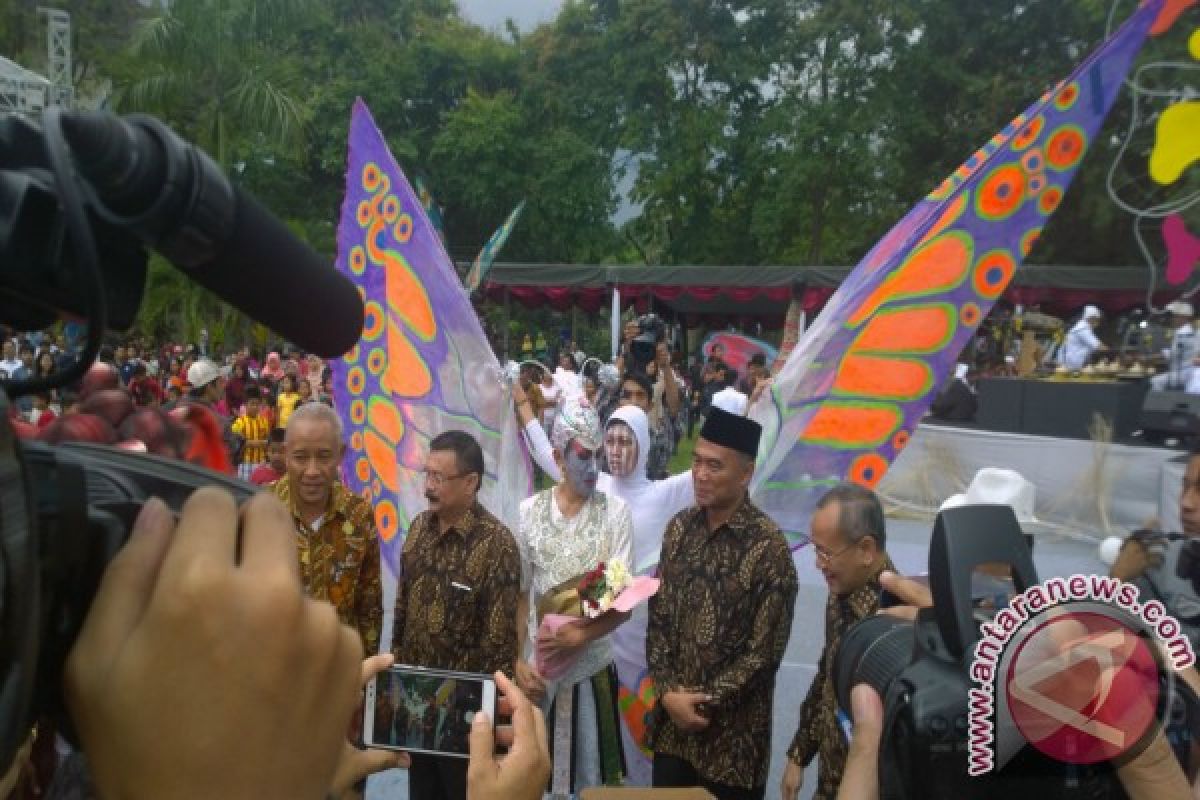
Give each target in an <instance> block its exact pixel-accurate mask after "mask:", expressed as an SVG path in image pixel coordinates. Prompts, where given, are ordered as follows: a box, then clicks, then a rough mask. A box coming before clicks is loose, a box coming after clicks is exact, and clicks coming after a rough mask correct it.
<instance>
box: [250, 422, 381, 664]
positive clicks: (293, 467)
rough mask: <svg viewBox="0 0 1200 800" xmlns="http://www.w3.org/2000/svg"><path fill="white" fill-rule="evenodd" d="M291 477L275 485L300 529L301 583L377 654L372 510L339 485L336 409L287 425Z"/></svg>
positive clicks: (377, 599) (378, 598)
mask: <svg viewBox="0 0 1200 800" xmlns="http://www.w3.org/2000/svg"><path fill="white" fill-rule="evenodd" d="M284 448H285V451H286V454H287V455H286V460H287V475H285V476H284V477H283V478H280V479H279V480H278V481H277V482H276V483H275V484H274V486H273V487H272V488H273V490H274V492H275V494H276V495H277V496H278V497H279V499H280V500H282V501H283V504H284V505H285V506H287V507H288V508H289V509H291V512H292V517H293V518H294V520H295V523H296V546H297V547H296V549H297V551H298V553H299V556H300V577H301V580H302V581H303V582H304V588H305V590H306V591H307V592H308V594H309V596H311V597H313V598H315V599H317V600H325V601H328V602H329V603H332V604H333V606H334V608H336V609H337V612H338V617H339V618H340V619H341V621H342V622H343V623H345V624H346V625H349V626H350V627H351V628H354V630H356V631H358V635H359V637H360V638H361V640H362V645H363V652H364V653H366V654H367V655H373V654H375V653H377V652H378V651H379V633H380V628H381V626H382V625H383V588H382V584H381V583H380V579H379V537H378V535H377V534H376V532H375V519H374V516H373V515H372V513H371V506H370V505H369V504H368V503H367V502H366V501H365V500H363V499H362V498H361V497H358V496H357V495H355V494H353V493H351V492H350V491H349V490H348V489H347V488H346V487H345V486H343V485H342V483H341V482H340V481H338V479H337V470H338V465H339V464H340V463H341V460H342V423H341V420H339V419H338V416H337V414H336V413H335V412H334V410H333V409H332V408H329V407H328V406H323V405H317V404H313V405H309V406H304V407H302V408H299V409H297V410H296V411H295V413H293V414H292V416H291V418H290V419H289V420H288V427H287V434H286V435H285V437H284Z"/></svg>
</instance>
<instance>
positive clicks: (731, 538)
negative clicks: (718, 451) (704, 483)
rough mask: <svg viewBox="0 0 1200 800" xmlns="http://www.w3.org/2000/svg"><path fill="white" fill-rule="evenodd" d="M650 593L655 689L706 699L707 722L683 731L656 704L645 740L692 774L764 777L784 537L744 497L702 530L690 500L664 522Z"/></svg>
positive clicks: (781, 614)
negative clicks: (655, 583) (720, 521)
mask: <svg viewBox="0 0 1200 800" xmlns="http://www.w3.org/2000/svg"><path fill="white" fill-rule="evenodd" d="M658 570H659V572H658V574H659V578H660V579H661V580H662V585H661V586H660V588H659V590H658V594H657V595H655V596H654V597H652V598H650V622H649V628H648V630H647V633H646V658H647V661H648V663H649V666H650V675H651V677H652V678H653V679H654V684H655V686H656V687H657V690H658V693H659V696H660V697H661V696H662V695H663V694H665V693H666V692H668V691H671V690H675V689H679V690H692V691H701V692H705V693H707V694H709V695H711V697H712V702H711V703H710V704H709V706H710V709H709V713H708V714H707V716H708V719H709V725H708V727H707V728H706V729H705V730H704V731H702V732H700V733H694V734H693V733H685V732H683V731H681V730H680V729H679V728H677V727H675V724H674V723H673V722H672V721H671V718H670V715H669V714H667V711H666V709H665V708H664V707H663V706H662V703H661V702H660V703H659V704H658V705H656V706H655V709H654V715H653V719H652V721H651V724H650V726H649V730H648V736H647V739H648V742H649V745H650V747H651V748H652V749H653V750H654V751H655V752H656V753H664V754H667V755H672V756H676V757H677V758H682V759H684V760H685V761H687V762H689V763H690V764H691V765H692V767H694V768H695V769H696V771H697V772H698V773H699V775H700V777H701V778H703V779H705V780H707V781H712V782H714V783H718V784H724V785H726V786H734V787H741V788H747V789H750V788H756V787H760V786H764V785H766V782H767V767H768V765H769V762H770V754H771V703H772V697H773V695H774V693H775V673H776V671H777V670H778V669H779V664H780V662H781V661H782V660H783V652H784V650H785V649H786V648H787V642H788V634H789V633H790V632H791V628H792V609H793V607H794V605H795V602H796V568H795V566H794V565H793V563H792V554H791V552H790V550H789V549H788V545H787V541H786V540H785V539H784V537H783V534H782V533H781V532H780V530H779V526H777V525H776V524H775V523H774V522H773V521H772V520H771V518H770V517H768V516H767V515H766V514H764V513H763V512H762V511H760V510H759V509H758V508H756V507H755V506H754V505H753V504H752V503H751V502H750V501H749V499H745V500H743V501H742V504H741V505H740V506H739V507H738V509H737V510H736V511H735V512H734V514H733V516H732V517H731V518H730V520H729V521H728V522H727V523H725V524H724V525H721V526H720V527H719V528H717V529H716V530H715V531H712V532H709V530H708V526H707V523H706V521H705V514H704V511H703V510H701V509H699V508H689V509H685V510H684V511H681V512H679V513H678V514H676V515H675V517H674V518H672V520H671V522H670V523H669V524H668V525H667V530H666V534H665V535H664V536H663V545H662V556H661V559H660V561H659V566H658Z"/></svg>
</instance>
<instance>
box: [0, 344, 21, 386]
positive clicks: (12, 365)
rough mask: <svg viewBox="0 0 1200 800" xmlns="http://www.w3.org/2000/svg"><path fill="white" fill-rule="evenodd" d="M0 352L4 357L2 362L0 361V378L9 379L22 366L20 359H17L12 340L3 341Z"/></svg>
mask: <svg viewBox="0 0 1200 800" xmlns="http://www.w3.org/2000/svg"><path fill="white" fill-rule="evenodd" d="M0 351H2V352H3V355H4V358H3V360H0V373H3V374H2V375H0V377H3V378H8V379H11V378H12V375H13V373H14V372H16V371H17V370H18V369H20V368H21V367H22V366H24V365H23V364H22V363H21V359H19V358H17V346H16V344H14V343H13V340H12V339H5V340H4V344H3V345H2V346H0Z"/></svg>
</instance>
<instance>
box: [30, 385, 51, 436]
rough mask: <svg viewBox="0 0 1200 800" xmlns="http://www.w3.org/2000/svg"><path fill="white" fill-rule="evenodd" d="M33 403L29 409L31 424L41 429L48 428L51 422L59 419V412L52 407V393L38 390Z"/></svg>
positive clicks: (33, 397)
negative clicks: (56, 412)
mask: <svg viewBox="0 0 1200 800" xmlns="http://www.w3.org/2000/svg"><path fill="white" fill-rule="evenodd" d="M31 399H32V401H33V405H32V407H31V408H30V410H29V424H30V425H33V426H34V427H35V428H37V429H38V430H39V431H40V430H44V429H45V428H47V427H48V426H49V425H50V423H51V422H54V420H56V419H58V414H55V413H54V409H52V408H50V393H49V392H38V393H37V394H35V395H33V396H32V398H31Z"/></svg>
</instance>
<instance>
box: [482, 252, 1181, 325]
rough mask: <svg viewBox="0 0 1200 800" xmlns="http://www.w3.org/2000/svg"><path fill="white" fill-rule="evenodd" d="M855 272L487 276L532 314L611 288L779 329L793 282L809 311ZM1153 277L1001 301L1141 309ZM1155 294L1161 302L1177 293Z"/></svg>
mask: <svg viewBox="0 0 1200 800" xmlns="http://www.w3.org/2000/svg"><path fill="white" fill-rule="evenodd" d="M850 269H851V268H850V267H804V266H682V267H666V266H642V265H638V264H617V265H597V264H517V263H497V264H495V265H494V266H493V267H492V270H491V272H490V273H489V274H488V279H487V283H486V285H485V287H484V292H485V294H486V296H487V297H488V298H489V299H491V300H495V301H498V302H504V300H505V299H506V297H508V298H512V299H515V300H517V301H518V302H520V303H521V304H522V305H525V306H527V307H530V308H537V307H541V306H543V305H547V304H548V305H550V306H551V307H552V308H555V309H557V310H560V311H566V310H568V309H570V308H572V307H578V308H581V309H583V310H585V311H587V312H589V313H596V312H598V311H599V310H600V309H601V308H603V307H605V306H607V305H608V304H609V302H610V301H609V297H610V292H611V290H612V288H613V287H614V286H615V287H618V288H619V289H620V291H621V300H622V307H623V308H628V307H629V306H634V307H636V308H637V310H638V311H639V312H641V311H647V310H649V309H650V308H651V306H652V302H654V303H657V304H658V305H660V306H664V307H666V308H668V309H670V310H671V311H673V312H675V313H677V314H679V315H681V316H683V317H684V318H685V319H687V321H688V322H689V323H696V322H699V321H700V319H701V318H703V319H704V320H705V321H707V322H710V323H712V322H723V321H726V320H728V321H734V320H736V319H754V320H756V321H757V322H759V323H760V324H762V325H763V326H764V327H768V328H770V327H780V326H782V324H783V318H784V314H785V313H786V311H787V306H788V303H789V301H790V300H791V296H792V284H793V282H794V281H796V280H803V281H804V282H805V285H806V288H805V293H804V310H805V311H806V312H808V313H810V314H812V313H814V312H816V311H818V310H820V308H821V307H822V306H823V305H824V304H825V301H826V300H828V299H829V296H830V295H831V294H833V291H834V289H836V288H837V286H838V285H839V284H840V283H841V281H842V280H843V279H844V278H845V277H846V275H848V274H849V273H850ZM1149 282H1150V273H1149V270H1147V269H1146V268H1145V267H1058V266H1023V267H1021V269H1020V270H1018V271H1017V274H1016V276H1015V278H1014V280H1013V282H1012V284H1011V285H1010V286H1009V288H1008V290H1007V291H1006V292H1005V293H1004V296H1003V299H1004V300H1006V301H1008V302H1010V303H1013V304H1017V303H1020V304H1022V305H1025V306H1027V307H1029V306H1035V305H1040V306H1041V307H1042V308H1043V309H1044V310H1046V311H1047V312H1049V313H1052V314H1058V315H1064V316H1065V315H1068V314H1070V313H1071V312H1073V311H1075V310H1077V309H1079V308H1080V307H1082V306H1083V305H1085V304H1087V303H1092V304H1094V305H1097V306H1100V307H1101V308H1103V309H1105V310H1106V311H1108V312H1110V313H1119V312H1122V311H1126V310H1129V309H1130V308H1135V307H1138V306H1142V305H1144V304H1145V302H1146V291H1147V288H1148V286H1149ZM1163 288H1164V287H1161V286H1160V288H1159V290H1158V291H1156V292H1155V295H1154V302H1155V304H1162V303H1164V302H1166V301H1167V300H1169V299H1172V298H1173V297H1174V296H1175V295H1177V294H1178V293H1179V292H1178V290H1171V291H1163Z"/></svg>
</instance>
